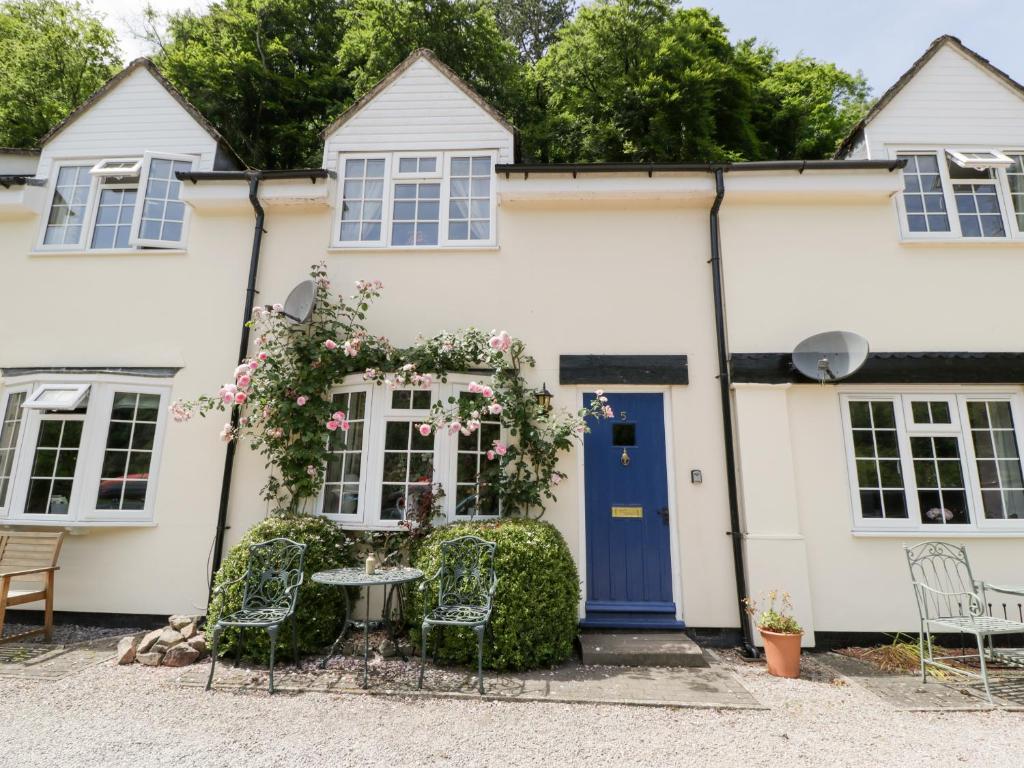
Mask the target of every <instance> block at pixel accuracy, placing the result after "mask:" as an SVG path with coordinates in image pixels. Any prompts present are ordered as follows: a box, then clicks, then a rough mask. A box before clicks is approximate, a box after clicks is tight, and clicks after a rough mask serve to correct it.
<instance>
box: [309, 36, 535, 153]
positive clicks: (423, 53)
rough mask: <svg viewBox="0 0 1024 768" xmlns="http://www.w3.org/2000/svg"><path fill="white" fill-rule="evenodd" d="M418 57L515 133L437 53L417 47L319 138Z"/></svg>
mask: <svg viewBox="0 0 1024 768" xmlns="http://www.w3.org/2000/svg"><path fill="white" fill-rule="evenodd" d="M420 59H425V60H426V61H428V62H430V63H431V64H432V65H433V66H434V68H435V69H437V70H438V71H439V72H440V73H441V74H442V75H444V76H445V77H446V78H448V80H450V81H451V83H452V84H453V85H454V86H455V87H456V88H458V89H459V90H460V91H462V92H463V93H464V94H466V95H467V96H468V97H469V98H470V99H471V100H472V101H474V102H475V103H476V104H477V106H479V107H480V108H481V109H483V110H484V112H486V113H487V114H488V115H490V116H491V117H492V118H494V120H495V121H497V122H498V123H499V124H500V125H501V126H502V127H503V128H505V129H507V130H508V131H509V132H510V133H512V134H513V135H515V133H516V129H515V127H514V126H513V125H512V124H511V123H510V122H509V121H508V120H506V119H505V116H504V115H503V114H501V112H499V111H498V110H496V109H495V108H494V107H493V106H491V105H490V104H489V103H488V102H487V101H486V100H485V99H484V97H483V96H481V95H480V94H479V93H477V92H476V91H475V90H473V87H472V86H471V85H470V84H469V83H467V82H466V81H465V80H463V79H462V78H461V77H459V76H458V75H457V74H455V71H454V70H453V69H452V68H451V67H449V66H448V65H447V64H445V63H444V62H443V61H441V60H440V59H439V58H437V55H436V54H435V53H434V52H433V51H431V50H430V49H429V48H417V49H416V50H415V51H413V52H412V53H410V54H409V55H408V56H406V57H405V59H404V60H403V61H402V63H401V64H399V65H398V66H397V67H395V68H394V69H392V70H391V71H390V72H389V73H388V74H387V75H385V76H384V78H383V79H381V80H380V82H378V83H377V84H376V85H375V86H373V88H371V89H370V90H369V91H367V92H366V93H364V94H363V95H362V96H361V97H359V99H357V100H356V101H355V102H354V103H353V104H352V106H350V107H349V108H348V109H346V110H345V111H344V112H342V113H341V114H340V115H338V116H337V117H336V118H334V120H333V121H331V124H330V125H328V126H327V127H326V128H324V129H323V130H322V131H320V138H326V137H327V136H328V135H330V134H332V133H334V132H335V131H336V130H338V129H339V128H340V127H341V126H343V125H344V124H345V123H347V122H348V121H349V120H351V119H352V118H353V117H355V116H356V115H357V114H359V112H360V111H361V110H362V109H363V108H364V107H365V106H366V105H367V104H369V103H370V102H371V101H373V99H374V98H376V96H377V95H378V94H379V93H380V92H381V91H383V90H384V89H385V88H387V87H388V86H389V85H391V84H392V83H393V82H395V81H396V80H397V79H398V78H399V77H401V76H402V75H403V74H404V73H405V71H406V70H407V69H409V67H411V66H412V65H413V64H415V63H416V62H417V61H419V60H420Z"/></svg>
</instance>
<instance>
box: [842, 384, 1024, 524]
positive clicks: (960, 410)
mask: <svg viewBox="0 0 1024 768" xmlns="http://www.w3.org/2000/svg"><path fill="white" fill-rule="evenodd" d="M851 400H852V401H864V400H869V401H889V402H892V403H894V409H893V410H894V413H895V419H896V436H897V443H898V445H899V451H900V468H901V472H902V474H903V492H904V496H905V499H906V507H907V515H908V517H906V518H890V519H887V518H874V517H864V516H863V515H862V514H861V506H860V483H859V480H858V478H857V462H856V459H855V458H854V449H853V427H852V424H851V419H850V405H849V404H850V401H851ZM919 400H928V401H933V402H934V401H940V400H941V401H945V402H948V403H949V404H950V414H951V417H952V419H953V421H954V422H956V423H955V424H954V425H942V424H939V425H936V424H920V425H915V424H913V421H912V416H911V402H912V401H919ZM995 401H999V402H1007V403H1009V405H1010V413H1011V416H1012V418H1013V427H1014V434H1015V437H1016V439H1017V452H1018V454H1019V456H1020V461H1021V462H1022V470H1021V471H1022V472H1024V439H1022V435H1024V423H1022V421H1021V419H1022V417H1024V407H1022V403H1021V397H1020V394H1019V393H1018V392H1015V391H1007V390H984V391H981V390H979V391H976V392H975V391H966V390H964V391H957V392H955V393H950V392H949V391H945V392H936V391H933V390H920V391H916V390H903V391H899V392H894V391H892V390H885V391H877V390H846V391H843V392H841V393H840V395H839V403H840V411H841V417H842V428H843V445H844V448H845V453H846V456H845V458H846V468H847V481H848V486H849V494H850V505H851V519H852V523H853V530H854V532H868V533H878V532H902V533H916V534H928V535H933V536H935V537H942V536H957V535H962V534H972V533H973V534H978V533H986V534H987V533H1006V534H1012V535H1021V534H1024V519H1019V520H1011V519H996V520H990V519H988V518H986V517H985V511H984V503H983V499H982V494H981V482H980V479H979V477H978V463H977V461H978V459H977V456H976V455H975V451H974V441H973V439H972V435H971V426H970V419H969V417H968V413H967V404H968V403H970V402H995ZM922 435H947V436H955V437H956V438H957V442H958V444H959V447H960V463H961V471H962V473H963V477H964V482H965V484H966V496H967V502H968V506H969V514H970V519H971V522H970V523H969V524H966V525H954V524H930V525H929V524H925V523H922V522H921V509H920V502H919V499H918V495H917V478H916V476H915V474H914V459H913V454H912V453H911V447H910V438H911V437H915V436H922Z"/></svg>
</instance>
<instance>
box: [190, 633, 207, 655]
mask: <svg viewBox="0 0 1024 768" xmlns="http://www.w3.org/2000/svg"><path fill="white" fill-rule="evenodd" d="M188 644H189V645H191V646H192V647H193V648H195V649H196V650H197V651H199V655H200V656H205V655H206V651H207V647H206V638H205V637H203V636H202V635H196V636H195V637H190V638H189V639H188Z"/></svg>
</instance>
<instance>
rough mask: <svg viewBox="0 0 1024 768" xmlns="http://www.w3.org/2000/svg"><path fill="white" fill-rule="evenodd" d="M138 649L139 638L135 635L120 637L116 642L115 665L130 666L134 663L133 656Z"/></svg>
mask: <svg viewBox="0 0 1024 768" xmlns="http://www.w3.org/2000/svg"><path fill="white" fill-rule="evenodd" d="M138 647H139V638H138V637H136V636H135V635H129V636H128V637H122V638H121V639H120V640H118V641H117V663H118V664H131V663H133V662H134V661H135V655H136V653H137V651H138Z"/></svg>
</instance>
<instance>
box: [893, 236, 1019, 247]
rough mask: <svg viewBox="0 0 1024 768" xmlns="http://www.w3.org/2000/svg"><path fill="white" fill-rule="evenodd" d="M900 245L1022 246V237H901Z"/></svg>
mask: <svg viewBox="0 0 1024 768" xmlns="http://www.w3.org/2000/svg"><path fill="white" fill-rule="evenodd" d="M900 245H905V246H908V247H910V248H921V247H925V248H927V247H928V246H932V245H936V246H941V247H945V248H948V247H960V248H973V247H975V246H981V247H982V248H1014V247H1017V248H1020V247H1024V237H1016V238H1014V237H936V238H928V237H901V238H900Z"/></svg>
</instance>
